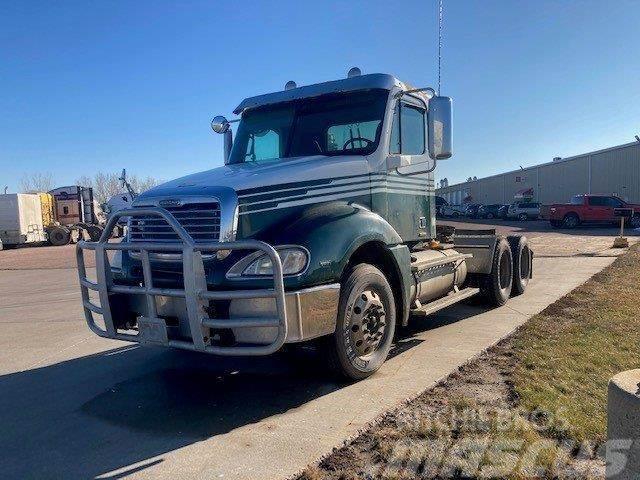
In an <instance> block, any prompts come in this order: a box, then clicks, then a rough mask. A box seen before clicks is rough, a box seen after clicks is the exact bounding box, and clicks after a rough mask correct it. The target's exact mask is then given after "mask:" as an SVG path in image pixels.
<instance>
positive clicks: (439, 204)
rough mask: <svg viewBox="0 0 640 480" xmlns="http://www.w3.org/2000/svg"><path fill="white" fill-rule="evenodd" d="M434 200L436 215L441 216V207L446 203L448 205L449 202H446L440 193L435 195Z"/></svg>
mask: <svg viewBox="0 0 640 480" xmlns="http://www.w3.org/2000/svg"><path fill="white" fill-rule="evenodd" d="M435 201H436V216H438V217H441V216H442V208H443V207H446V206H447V205H449V202H447V201H446V200H445V199H444V198H443V197H441V196H440V195H436V196H435Z"/></svg>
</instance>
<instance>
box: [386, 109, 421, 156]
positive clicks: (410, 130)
mask: <svg viewBox="0 0 640 480" xmlns="http://www.w3.org/2000/svg"><path fill="white" fill-rule="evenodd" d="M398 110H400V112H401V114H400V118H398ZM424 113H425V112H424V110H422V109H420V108H417V107H414V106H413V105H409V104H407V103H404V102H403V103H402V108H400V109H398V108H396V110H395V113H394V115H393V125H392V127H391V142H390V145H389V153H395V154H402V155H422V154H423V153H424V147H425V138H424V131H425V123H424V122H425V119H424V116H425V115H424Z"/></svg>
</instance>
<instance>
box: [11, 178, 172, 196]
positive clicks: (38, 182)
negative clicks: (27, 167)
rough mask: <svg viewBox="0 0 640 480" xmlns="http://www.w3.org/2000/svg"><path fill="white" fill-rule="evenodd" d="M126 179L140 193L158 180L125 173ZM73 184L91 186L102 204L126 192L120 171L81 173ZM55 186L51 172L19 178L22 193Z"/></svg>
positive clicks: (51, 188) (44, 189)
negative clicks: (89, 174) (92, 174)
mask: <svg viewBox="0 0 640 480" xmlns="http://www.w3.org/2000/svg"><path fill="white" fill-rule="evenodd" d="M127 181H128V182H129V183H130V184H131V187H132V188H133V190H134V191H135V192H137V193H142V192H144V191H146V190H149V189H150V188H151V187H155V186H156V185H158V184H159V183H160V181H159V180H158V179H156V178H153V177H149V176H147V177H138V176H137V175H127ZM75 185H80V186H81V187H91V188H92V189H93V198H95V199H96V200H97V201H98V203H100V204H102V203H105V202H106V201H107V200H109V199H110V198H111V197H113V196H114V195H117V194H119V193H124V192H126V189H125V188H124V187H123V186H122V182H121V181H120V173H114V172H98V173H96V174H95V175H94V176H92V177H91V176H88V175H82V176H81V177H79V178H77V179H76V181H75ZM57 186H60V185H56V184H55V179H54V177H53V174H51V173H50V172H46V173H31V174H25V175H24V176H23V177H22V179H21V180H20V190H21V191H22V192H23V193H30V192H48V191H49V190H53V189H54V188H56V187H57Z"/></svg>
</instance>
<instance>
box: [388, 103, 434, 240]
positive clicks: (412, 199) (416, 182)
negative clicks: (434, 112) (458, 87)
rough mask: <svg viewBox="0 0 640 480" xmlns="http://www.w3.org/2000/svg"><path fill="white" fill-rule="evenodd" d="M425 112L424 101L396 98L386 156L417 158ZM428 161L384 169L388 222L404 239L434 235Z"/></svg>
mask: <svg viewBox="0 0 640 480" xmlns="http://www.w3.org/2000/svg"><path fill="white" fill-rule="evenodd" d="M426 126H427V111H426V107H425V105H424V103H423V102H422V101H421V100H420V99H418V98H413V97H411V96H409V95H405V96H403V97H402V99H401V100H398V101H397V103H396V106H395V109H394V113H393V123H392V127H391V138H390V142H389V155H390V156H394V155H401V156H405V155H406V156H411V157H413V158H417V157H419V156H423V155H426V153H427V128H426ZM429 166H430V163H428V164H427V163H421V164H417V165H410V166H400V167H398V168H392V169H389V170H387V172H386V178H385V182H384V183H385V197H386V203H387V205H386V207H387V221H388V222H389V223H390V224H391V225H392V226H393V227H394V228H395V229H396V231H397V232H398V234H399V235H400V237H401V238H402V239H403V240H404V241H405V242H406V241H413V240H421V239H425V238H429V237H432V236H433V235H434V234H435V221H434V218H435V197H434V180H433V173H432V172H427V170H429Z"/></svg>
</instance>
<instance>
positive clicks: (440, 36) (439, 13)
mask: <svg viewBox="0 0 640 480" xmlns="http://www.w3.org/2000/svg"><path fill="white" fill-rule="evenodd" d="M441 71H442V0H438V95H440V93H441V92H440V83H441Z"/></svg>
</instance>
